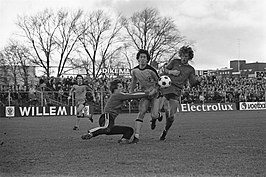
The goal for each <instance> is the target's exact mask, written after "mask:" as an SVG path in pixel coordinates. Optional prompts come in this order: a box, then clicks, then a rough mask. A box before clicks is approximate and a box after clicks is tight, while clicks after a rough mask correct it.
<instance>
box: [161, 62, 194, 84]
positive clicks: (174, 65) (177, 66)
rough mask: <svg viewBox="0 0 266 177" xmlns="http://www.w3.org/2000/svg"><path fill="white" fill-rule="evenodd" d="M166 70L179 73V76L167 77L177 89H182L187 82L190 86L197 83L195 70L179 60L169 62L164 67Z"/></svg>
mask: <svg viewBox="0 0 266 177" xmlns="http://www.w3.org/2000/svg"><path fill="white" fill-rule="evenodd" d="M166 69H168V70H178V71H180V74H179V75H178V76H174V75H169V77H170V78H171V81H172V84H174V85H176V86H177V87H180V88H183V85H185V84H186V83H187V81H189V83H190V84H191V85H195V84H196V83H198V81H197V79H196V76H195V69H194V68H193V67H192V66H190V65H189V64H187V65H184V64H182V63H181V60H180V59H173V60H171V61H170V63H169V64H168V65H167V66H166Z"/></svg>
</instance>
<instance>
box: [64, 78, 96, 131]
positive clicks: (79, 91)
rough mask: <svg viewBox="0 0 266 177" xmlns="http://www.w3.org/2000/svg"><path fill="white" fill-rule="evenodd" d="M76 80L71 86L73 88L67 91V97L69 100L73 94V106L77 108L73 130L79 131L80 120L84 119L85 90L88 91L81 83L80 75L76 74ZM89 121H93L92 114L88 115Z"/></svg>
mask: <svg viewBox="0 0 266 177" xmlns="http://www.w3.org/2000/svg"><path fill="white" fill-rule="evenodd" d="M76 80H77V84H75V85H73V87H72V88H71V90H70V91H69V97H68V99H71V96H72V93H73V92H75V105H76V108H77V117H76V124H75V126H74V128H73V130H78V129H79V122H80V118H82V117H84V113H83V112H84V110H83V108H84V107H85V104H86V94H87V90H89V87H88V86H87V85H85V84H84V83H83V77H82V75H79V74H78V75H77V76H76ZM92 94H93V90H92ZM93 95H94V94H93ZM89 119H90V121H91V122H92V121H93V119H92V114H90V115H89Z"/></svg>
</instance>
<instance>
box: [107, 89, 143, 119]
mask: <svg viewBox="0 0 266 177" xmlns="http://www.w3.org/2000/svg"><path fill="white" fill-rule="evenodd" d="M145 96H148V93H145V92H136V93H122V92H120V93H113V94H111V96H110V98H109V99H108V100H107V103H106V105H105V107H104V113H110V114H112V115H113V116H114V117H116V116H118V114H119V112H120V110H121V107H122V105H123V101H125V100H131V99H138V98H142V97H145Z"/></svg>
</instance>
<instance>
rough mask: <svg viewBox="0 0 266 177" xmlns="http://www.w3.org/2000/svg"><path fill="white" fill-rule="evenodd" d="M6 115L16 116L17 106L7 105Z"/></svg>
mask: <svg viewBox="0 0 266 177" xmlns="http://www.w3.org/2000/svg"><path fill="white" fill-rule="evenodd" d="M6 117H15V106H7V107H6Z"/></svg>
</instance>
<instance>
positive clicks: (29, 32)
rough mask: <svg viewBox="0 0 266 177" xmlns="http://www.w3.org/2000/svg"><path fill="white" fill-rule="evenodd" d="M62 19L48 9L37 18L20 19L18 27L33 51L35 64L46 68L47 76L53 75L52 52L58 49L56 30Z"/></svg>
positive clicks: (26, 17) (36, 16)
mask: <svg viewBox="0 0 266 177" xmlns="http://www.w3.org/2000/svg"><path fill="white" fill-rule="evenodd" d="M61 20H62V18H57V17H56V16H55V15H54V13H53V12H52V11H49V10H48V9H46V10H44V11H43V12H40V13H38V14H37V15H35V16H20V17H18V22H17V25H18V27H19V28H20V29H22V30H23V32H24V37H26V38H27V39H28V42H29V43H30V45H31V47H32V49H33V54H32V57H33V60H32V61H33V63H34V64H36V65H38V66H40V67H41V68H44V70H45V71H44V72H45V74H46V75H47V76H48V77H49V76H50V74H51V71H50V67H51V60H52V52H53V51H54V49H55V48H56V47H57V44H56V43H55V41H54V36H55V33H56V30H57V29H58V28H59V26H60V23H61Z"/></svg>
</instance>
